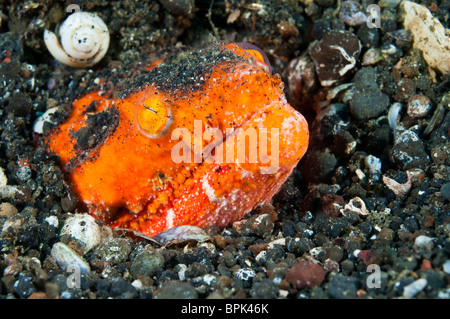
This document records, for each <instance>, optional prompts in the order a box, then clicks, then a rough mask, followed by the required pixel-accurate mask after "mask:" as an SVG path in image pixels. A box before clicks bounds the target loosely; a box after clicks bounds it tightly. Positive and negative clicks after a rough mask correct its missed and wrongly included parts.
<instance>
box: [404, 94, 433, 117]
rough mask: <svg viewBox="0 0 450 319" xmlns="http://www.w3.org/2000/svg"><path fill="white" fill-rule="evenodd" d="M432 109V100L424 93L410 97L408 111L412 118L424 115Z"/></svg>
mask: <svg viewBox="0 0 450 319" xmlns="http://www.w3.org/2000/svg"><path fill="white" fill-rule="evenodd" d="M430 110H431V101H430V99H429V98H428V97H426V96H425V95H423V94H416V95H413V96H411V97H410V98H409V100H408V108H407V110H406V112H407V113H408V115H409V116H410V117H412V118H420V117H424V116H426V115H427V114H428V112H430Z"/></svg>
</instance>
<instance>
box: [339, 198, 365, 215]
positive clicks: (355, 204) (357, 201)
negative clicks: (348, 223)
mask: <svg viewBox="0 0 450 319" xmlns="http://www.w3.org/2000/svg"><path fill="white" fill-rule="evenodd" d="M347 212H355V213H357V214H358V215H361V216H367V215H368V214H369V211H368V210H367V208H366V203H364V201H363V200H362V199H361V198H359V197H355V198H352V199H351V200H350V201H349V202H348V204H346V205H345V206H344V208H343V209H341V214H342V215H344V216H346V214H347Z"/></svg>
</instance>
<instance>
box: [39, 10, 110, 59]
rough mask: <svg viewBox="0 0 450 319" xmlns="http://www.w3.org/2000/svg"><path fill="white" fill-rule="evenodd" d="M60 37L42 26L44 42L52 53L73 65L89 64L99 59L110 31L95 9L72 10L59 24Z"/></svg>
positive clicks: (103, 52) (101, 56) (106, 44)
mask: <svg viewBox="0 0 450 319" xmlns="http://www.w3.org/2000/svg"><path fill="white" fill-rule="evenodd" d="M58 33H59V37H60V39H61V43H60V41H59V40H58V37H57V35H56V34H55V33H53V32H51V31H49V30H45V31H44V42H45V45H46V46H47V49H48V50H49V51H50V53H51V54H52V55H53V57H54V58H55V59H56V60H58V61H60V62H61V63H63V64H65V65H68V66H71V67H74V68H82V67H90V66H93V65H94V64H96V63H98V62H99V61H100V60H101V59H102V58H103V57H104V56H105V54H106V51H107V50H108V47H109V31H108V27H107V26H106V24H105V23H104V22H103V20H102V19H101V18H100V17H99V16H97V15H96V14H95V13H90V12H84V11H78V12H75V13H73V14H71V15H70V16H69V17H68V18H67V19H66V20H65V21H64V22H63V24H62V25H61V26H60V27H59V31H58Z"/></svg>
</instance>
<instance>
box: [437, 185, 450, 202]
mask: <svg viewBox="0 0 450 319" xmlns="http://www.w3.org/2000/svg"><path fill="white" fill-rule="evenodd" d="M439 191H440V192H441V194H442V195H444V197H445V198H446V199H448V200H450V183H445V184H443V185H442V186H441V189H440V190H439Z"/></svg>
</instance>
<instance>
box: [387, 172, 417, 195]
mask: <svg viewBox="0 0 450 319" xmlns="http://www.w3.org/2000/svg"><path fill="white" fill-rule="evenodd" d="M406 175H407V176H408V181H407V182H406V183H404V184H400V183H399V182H397V181H396V180H394V179H392V178H390V177H387V176H384V175H383V183H384V184H385V185H386V186H387V188H389V189H390V190H391V191H393V192H394V194H395V195H397V196H403V195H405V194H407V193H408V192H409V191H410V190H411V185H412V183H411V173H410V172H409V171H406Z"/></svg>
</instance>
